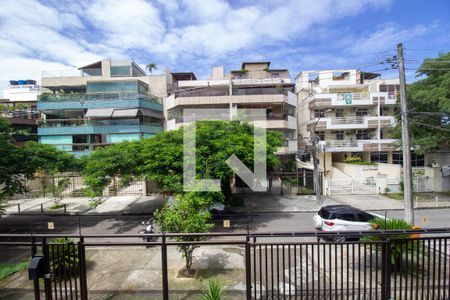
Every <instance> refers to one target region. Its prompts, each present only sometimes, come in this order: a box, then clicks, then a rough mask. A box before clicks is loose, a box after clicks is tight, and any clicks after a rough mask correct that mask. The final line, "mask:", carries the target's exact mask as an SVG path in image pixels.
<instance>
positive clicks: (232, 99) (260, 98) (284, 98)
mask: <svg viewBox="0 0 450 300" xmlns="http://www.w3.org/2000/svg"><path fill="white" fill-rule="evenodd" d="M262 90H263V89H262ZM264 103H268V104H269V103H280V104H281V103H287V104H290V105H292V106H295V107H296V106H297V96H296V95H295V94H294V93H291V92H287V94H283V93H282V92H279V93H271V92H267V93H266V94H250V95H249V94H235V95H231V96H229V95H206V96H201V95H199V96H187V97H185V96H178V97H175V96H174V95H172V96H171V97H169V98H168V99H167V101H166V107H167V109H172V108H174V107H178V106H190V107H192V106H197V105H198V106H209V107H211V108H213V107H214V106H215V105H224V104H225V105H227V104H228V105H229V104H264Z"/></svg>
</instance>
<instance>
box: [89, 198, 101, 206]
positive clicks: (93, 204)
mask: <svg viewBox="0 0 450 300" xmlns="http://www.w3.org/2000/svg"><path fill="white" fill-rule="evenodd" d="M100 204H102V200H101V199H96V200H91V201H89V204H88V206H89V207H90V208H96V207H97V206H99V205H100Z"/></svg>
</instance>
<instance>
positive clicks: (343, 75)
mask: <svg viewBox="0 0 450 300" xmlns="http://www.w3.org/2000/svg"><path fill="white" fill-rule="evenodd" d="M349 78H350V73H349V72H333V80H348V79H349Z"/></svg>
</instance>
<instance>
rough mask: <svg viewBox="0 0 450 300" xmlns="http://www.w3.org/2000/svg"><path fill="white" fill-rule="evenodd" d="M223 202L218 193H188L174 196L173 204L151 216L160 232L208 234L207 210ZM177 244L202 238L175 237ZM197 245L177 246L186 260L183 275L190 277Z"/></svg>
mask: <svg viewBox="0 0 450 300" xmlns="http://www.w3.org/2000/svg"><path fill="white" fill-rule="evenodd" d="M217 200H219V201H220V200H223V195H222V194H221V193H219V192H188V193H185V194H179V195H177V196H176V200H175V201H174V202H173V203H166V205H165V206H164V207H163V208H161V209H159V210H157V211H155V213H154V214H153V217H154V220H155V222H156V224H158V226H159V227H160V230H161V231H162V232H176V233H203V232H208V231H209V230H210V229H211V228H212V227H213V224H211V223H209V221H210V220H211V212H210V211H209V208H210V207H211V205H212V204H213V203H214V202H215V201H217ZM175 239H176V240H177V241H178V242H193V241H200V240H204V239H205V237H204V236H177V237H176V238H175ZM197 247H198V246H197V245H193V244H182V245H180V246H178V251H180V252H181V254H182V256H183V257H184V258H185V260H186V265H185V268H184V270H183V271H184V274H185V275H186V276H191V275H192V273H193V272H192V270H191V266H192V258H193V252H194V250H195V249H196V248H197Z"/></svg>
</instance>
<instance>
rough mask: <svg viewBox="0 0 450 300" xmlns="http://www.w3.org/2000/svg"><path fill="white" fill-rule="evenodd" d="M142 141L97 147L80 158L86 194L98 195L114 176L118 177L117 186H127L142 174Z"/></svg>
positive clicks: (114, 178) (113, 179)
mask: <svg viewBox="0 0 450 300" xmlns="http://www.w3.org/2000/svg"><path fill="white" fill-rule="evenodd" d="M141 149H142V143H141V142H140V141H133V142H129V141H125V142H121V143H117V144H114V145H111V146H107V147H102V148H100V149H97V150H96V151H94V152H93V153H92V154H90V155H88V156H85V157H83V158H82V160H83V166H84V167H83V169H82V172H81V173H82V175H83V176H84V181H85V184H86V185H87V191H86V192H87V194H88V195H89V196H90V197H100V196H101V195H102V192H103V189H104V188H105V187H106V186H107V185H108V184H110V183H111V181H113V183H114V184H115V180H116V178H120V181H119V186H127V185H129V184H130V183H132V182H133V181H134V180H135V179H136V178H137V177H139V176H140V175H142V173H141V171H140V166H141V164H142V155H141V152H142V150H141Z"/></svg>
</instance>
